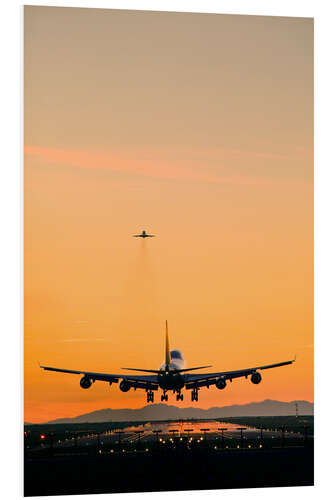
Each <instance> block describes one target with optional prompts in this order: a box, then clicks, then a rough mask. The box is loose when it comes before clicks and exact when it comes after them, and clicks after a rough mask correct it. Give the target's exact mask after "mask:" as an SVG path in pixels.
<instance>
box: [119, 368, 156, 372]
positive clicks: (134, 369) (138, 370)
mask: <svg viewBox="0 0 333 500" xmlns="http://www.w3.org/2000/svg"><path fill="white" fill-rule="evenodd" d="M121 369H122V370H131V371H132V372H146V373H161V370H143V369H142V368H121Z"/></svg>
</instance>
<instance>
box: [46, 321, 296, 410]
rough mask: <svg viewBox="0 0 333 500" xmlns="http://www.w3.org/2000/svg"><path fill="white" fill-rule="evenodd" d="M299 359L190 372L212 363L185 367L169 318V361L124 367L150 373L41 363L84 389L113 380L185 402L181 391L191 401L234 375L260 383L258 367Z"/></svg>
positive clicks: (150, 396)
mask: <svg viewBox="0 0 333 500" xmlns="http://www.w3.org/2000/svg"><path fill="white" fill-rule="evenodd" d="M294 361H295V359H293V360H291V361H283V362H281V363H275V364H273V365H264V366H256V367H254V368H247V369H245V370H236V371H229V372H215V373H201V374H192V373H188V372H191V371H193V370H200V369H203V368H210V366H197V367H195V368H185V360H184V357H183V355H182V353H181V352H180V351H179V350H173V351H170V349H169V335H168V322H167V321H166V333H165V361H164V363H162V365H161V366H160V368H159V370H144V369H141V368H122V370H130V371H136V372H145V373H149V375H130V374H126V375H124V374H122V375H116V374H108V373H95V372H88V371H77V370H66V369H62V368H53V367H51V366H40V368H43V369H44V370H49V371H54V372H62V373H74V374H77V375H83V377H82V378H81V380H80V386H81V387H82V389H89V387H90V386H91V385H92V384H93V383H94V382H95V381H96V380H102V381H103V382H108V383H109V384H110V385H112V384H113V382H115V383H118V382H119V380H120V383H119V389H120V390H121V391H122V392H128V391H129V390H130V389H131V388H133V389H134V390H136V389H144V390H145V391H146V393H147V403H149V402H151V403H153V402H154V391H157V390H158V389H159V388H161V389H162V391H163V393H162V395H161V401H168V394H167V392H168V391H172V392H173V393H174V394H175V393H177V396H176V399H177V401H178V400H181V401H183V399H184V395H183V394H182V393H181V390H182V389H183V388H184V387H185V389H187V390H189V389H191V391H192V392H191V400H192V401H198V392H199V389H200V388H201V387H207V388H208V387H209V386H211V385H215V386H216V387H217V389H224V388H225V387H226V385H227V381H228V380H230V382H232V380H233V379H234V378H239V377H245V378H247V377H248V376H250V380H251V382H252V383H253V384H259V383H260V382H261V375H260V373H259V372H258V370H267V369H268V368H276V367H278V366H284V365H290V364H292V363H293V362H294Z"/></svg>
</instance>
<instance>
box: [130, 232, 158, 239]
mask: <svg viewBox="0 0 333 500" xmlns="http://www.w3.org/2000/svg"><path fill="white" fill-rule="evenodd" d="M154 236H155V234H147V233H146V231H145V230H143V231H142V233H141V234H133V238H154Z"/></svg>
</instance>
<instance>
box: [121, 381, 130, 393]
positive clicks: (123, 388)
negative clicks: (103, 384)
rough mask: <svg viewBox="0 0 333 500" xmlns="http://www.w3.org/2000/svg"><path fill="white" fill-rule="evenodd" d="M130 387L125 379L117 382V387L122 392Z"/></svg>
mask: <svg viewBox="0 0 333 500" xmlns="http://www.w3.org/2000/svg"><path fill="white" fill-rule="evenodd" d="M130 388H131V384H130V383H129V382H127V380H122V381H121V382H120V384H119V389H120V390H121V391H122V392H128V391H129V390H130Z"/></svg>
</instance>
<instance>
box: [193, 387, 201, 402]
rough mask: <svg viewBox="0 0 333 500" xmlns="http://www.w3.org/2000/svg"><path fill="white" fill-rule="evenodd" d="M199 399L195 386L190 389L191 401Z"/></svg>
mask: <svg viewBox="0 0 333 500" xmlns="http://www.w3.org/2000/svg"><path fill="white" fill-rule="evenodd" d="M198 400H199V397H198V389H197V388H195V389H193V390H192V392H191V401H198Z"/></svg>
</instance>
